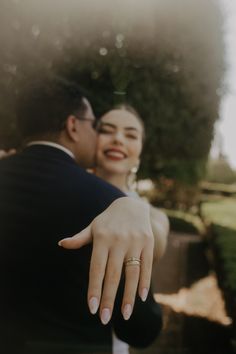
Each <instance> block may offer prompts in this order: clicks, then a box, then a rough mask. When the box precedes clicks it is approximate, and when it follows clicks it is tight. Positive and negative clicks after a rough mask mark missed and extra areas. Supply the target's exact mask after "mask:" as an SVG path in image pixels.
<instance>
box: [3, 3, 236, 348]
mask: <svg viewBox="0 0 236 354" xmlns="http://www.w3.org/2000/svg"><path fill="white" fill-rule="evenodd" d="M235 24H236V3H235V1H234V0H178V1H174V0H145V1H144V0H139V1H137V0H120V1H115V0H113V1H108V0H100V1H99V2H95V1H91V0H87V1H86V2H83V1H79V0H66V1H65V0H61V1H59V0H47V1H46V0H41V1H40V2H39V1H36V0H1V2H0V46H1V54H0V76H1V80H0V149H10V148H16V149H20V148H21V146H22V141H21V136H20V134H19V131H18V128H17V119H16V110H15V102H16V99H17V96H18V94H19V92H20V90H21V89H22V88H23V87H24V85H25V83H27V82H28V81H29V80H34V79H35V78H36V77H37V76H41V75H45V74H46V75H52V74H56V75H62V76H66V77H70V78H71V79H73V80H75V81H77V82H79V84H80V85H81V86H82V87H83V88H84V90H85V92H86V94H87V96H88V97H89V98H90V100H91V102H92V104H93V107H94V109H95V112H96V114H97V115H98V116H99V115H101V114H102V113H104V112H105V111H106V110H108V109H109V108H110V107H111V106H113V105H114V104H117V103H121V102H128V103H130V104H131V105H133V106H134V107H135V108H136V109H137V111H138V112H139V113H140V115H141V117H142V118H143V119H144V122H145V125H146V129H147V140H146V142H145V149H144V153H143V159H142V165H141V167H140V170H139V174H138V181H137V184H136V188H137V189H138V191H139V193H140V194H141V195H142V196H143V197H145V198H147V199H148V200H149V201H150V202H151V203H152V204H153V205H155V206H158V207H161V208H163V209H164V210H165V211H166V212H167V214H168V215H169V218H170V223H171V230H172V232H171V235H170V240H169V246H168V250H167V253H166V256H165V257H164V259H163V261H161V263H160V267H159V269H158V270H157V273H156V279H157V280H158V281H157V284H156V285H155V284H154V286H155V287H156V294H157V300H158V301H160V302H162V304H163V306H164V308H165V330H164V333H163V337H162V338H160V339H159V342H158V343H157V344H156V346H155V345H154V347H153V348H151V349H150V351H149V353H171V352H175V353H178V352H179V353H212V352H214V353H222V354H228V353H231V352H233V351H234V348H235V347H236V172H235V170H236V139H235V133H236V122H235V119H236V41H235V38H236V25H235ZM166 279H168V281H166ZM199 281H200V283H199ZM186 291H187V292H186ZM170 295H173V296H172V297H168V296H170ZM217 309H218V310H217ZM217 311H218V312H217ZM203 319H204V321H205V322H201V321H203ZM199 321H200V322H199ZM196 333H198V336H197V339H196V338H195V337H194V335H196ZM194 338H195V339H194ZM204 343H205V344H204Z"/></svg>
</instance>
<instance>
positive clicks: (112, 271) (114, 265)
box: [100, 248, 124, 324]
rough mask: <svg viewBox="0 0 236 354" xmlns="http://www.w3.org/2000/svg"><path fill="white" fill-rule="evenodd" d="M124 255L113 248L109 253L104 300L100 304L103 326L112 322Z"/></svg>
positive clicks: (103, 291) (103, 293) (103, 292)
mask: <svg viewBox="0 0 236 354" xmlns="http://www.w3.org/2000/svg"><path fill="white" fill-rule="evenodd" d="M123 260H124V253H123V252H122V250H120V249H119V248H112V249H111V250H110V252H109V257H108V261H107V267H106V273H105V277H104V283H103V290H102V298H101V303H100V318H101V321H102V323H103V324H107V323H108V322H109V321H110V318H111V315H112V312H113V307H114V302H115V298H116V293H117V289H118V286H119V283H120V278H121V273H122V269H123Z"/></svg>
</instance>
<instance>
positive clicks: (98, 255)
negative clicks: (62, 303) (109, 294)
mask: <svg viewBox="0 0 236 354" xmlns="http://www.w3.org/2000/svg"><path fill="white" fill-rule="evenodd" d="M107 260H108V248H107V247H106V245H104V244H102V243H98V245H96V242H95V244H94V246H93V252H92V257H91V262H90V270H89V285H88V306H89V309H90V312H91V313H92V314H95V313H96V312H97V310H98V308H99V305H100V301H101V293H102V287H103V280H104V276H105V272H106V267H107Z"/></svg>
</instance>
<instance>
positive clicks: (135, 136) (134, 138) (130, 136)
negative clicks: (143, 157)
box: [126, 134, 138, 140]
mask: <svg viewBox="0 0 236 354" xmlns="http://www.w3.org/2000/svg"><path fill="white" fill-rule="evenodd" d="M126 137H127V138H128V139H133V140H137V139H138V136H137V135H135V134H126Z"/></svg>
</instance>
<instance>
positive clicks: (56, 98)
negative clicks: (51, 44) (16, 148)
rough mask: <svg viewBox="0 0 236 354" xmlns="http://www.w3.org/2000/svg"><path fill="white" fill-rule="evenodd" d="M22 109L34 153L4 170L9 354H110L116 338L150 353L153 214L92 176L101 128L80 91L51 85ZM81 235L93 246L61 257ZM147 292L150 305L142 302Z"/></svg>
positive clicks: (1, 343) (38, 89) (4, 309)
mask: <svg viewBox="0 0 236 354" xmlns="http://www.w3.org/2000/svg"><path fill="white" fill-rule="evenodd" d="M19 103H20V104H19V106H18V110H17V114H18V117H19V126H20V128H21V131H22V134H23V137H24V138H25V141H26V142H27V147H26V149H24V150H23V151H22V153H20V154H16V155H15V156H11V157H9V158H7V159H3V160H2V161H0V213H1V225H0V228H1V237H0V242H1V244H0V249H1V251H0V252H1V254H0V259H1V265H2V266H1V269H0V276H1V285H2V290H1V316H0V323H1V332H0V352H1V353H4V354H22V353H24V354H35V353H40V354H47V353H50V354H54V353H55V354H60V353H83V352H91V351H93V352H94V351H95V352H109V351H110V347H111V329H112V328H113V329H114V330H115V332H116V334H117V336H118V337H119V338H120V339H122V340H124V341H126V342H128V343H129V344H131V345H134V346H140V347H142V346H146V345H148V344H149V343H150V342H151V341H152V340H153V339H154V338H155V337H156V335H157V334H158V333H159V331H160V327H161V315H160V310H159V307H158V305H157V304H156V303H155V302H154V300H153V298H152V295H151V294H149V295H148V290H149V284H150V277H151V264H152V253H153V236H152V231H151V227H150V222H149V209H148V207H147V205H146V204H144V203H142V202H140V201H136V200H133V199H131V198H126V197H124V196H123V194H122V193H121V192H120V191H119V190H116V189H115V188H113V187H112V186H110V185H109V184H106V183H105V182H103V181H102V180H100V179H98V178H97V177H95V176H93V175H92V174H89V173H87V172H86V171H85V169H84V168H88V167H91V166H92V165H93V163H94V155H95V147H96V132H95V130H94V129H93V126H94V124H95V118H94V115H93V111H92V108H91V106H90V104H89V102H88V100H87V99H86V98H85V97H83V95H82V94H81V92H80V90H79V88H78V87H77V86H76V85H75V84H73V83H70V82H67V81H64V80H62V79H59V78H51V79H48V80H41V82H38V83H34V84H33V85H31V86H30V87H28V88H27V89H26V90H25V91H24V95H22V97H21V99H20V100H19ZM77 163H78V165H79V166H80V167H79V166H78V165H77ZM106 208H107V210H105V209H106ZM80 230H82V231H81V233H80V234H79V236H77V238H76V240H77V241H76V242H78V238H80V239H81V245H84V244H85V243H88V242H89V241H92V246H91V244H88V245H87V246H85V247H82V248H81V249H80V250H73V251H72V250H70V251H68V250H64V249H63V248H62V247H58V245H57V243H58V242H59V240H60V239H61V238H62V237H65V236H72V235H73V234H75V233H76V232H78V231H80ZM123 263H125V281H124V275H123V273H122V267H123ZM118 285H119V287H118ZM137 286H138V293H139V296H140V297H141V299H142V300H143V301H145V300H146V298H147V301H145V302H142V301H141V300H140V299H139V297H137V298H136V301H135V293H136V289H137ZM117 288H118V291H117ZM87 289H88V293H87ZM123 292H124V294H123ZM115 298H116V304H115V306H114V300H115ZM86 302H88V306H87V303H86ZM98 308H99V315H97V314H96V313H97V310H98ZM113 309H114V310H113ZM89 310H90V312H89ZM90 313H92V314H95V315H94V316H92V315H91V314H90ZM131 314H132V316H131ZM99 317H100V318H99ZM127 320H129V321H127ZM106 324H108V325H107V326H104V325H106ZM140 333H141V335H140Z"/></svg>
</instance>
